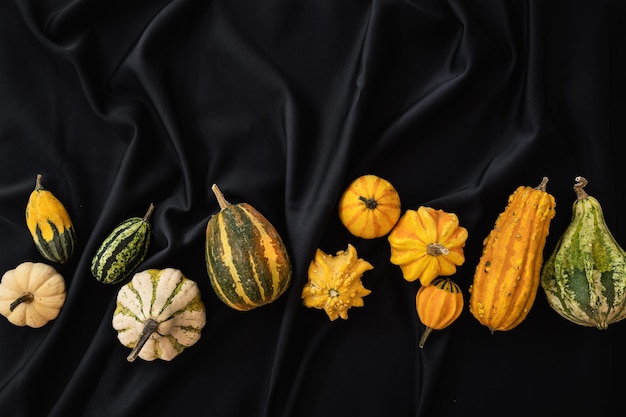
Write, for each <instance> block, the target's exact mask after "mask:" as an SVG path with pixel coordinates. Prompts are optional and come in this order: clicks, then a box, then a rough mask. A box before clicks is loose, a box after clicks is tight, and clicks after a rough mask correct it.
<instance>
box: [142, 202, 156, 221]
mask: <svg viewBox="0 0 626 417" xmlns="http://www.w3.org/2000/svg"><path fill="white" fill-rule="evenodd" d="M153 211H154V204H152V203H150V207H148V211H147V212H146V214H144V216H143V221H144V222H147V221H148V220H150V216H152V212H153Z"/></svg>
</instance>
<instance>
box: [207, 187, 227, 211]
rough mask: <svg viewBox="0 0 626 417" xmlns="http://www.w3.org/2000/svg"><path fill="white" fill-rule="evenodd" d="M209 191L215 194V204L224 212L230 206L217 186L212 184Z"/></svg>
mask: <svg viewBox="0 0 626 417" xmlns="http://www.w3.org/2000/svg"><path fill="white" fill-rule="evenodd" d="M211 190H212V191H213V194H215V198H217V202H218V204H219V205H220V210H224V209H225V208H226V207H228V206H229V205H230V203H229V202H228V201H226V199H225V198H224V194H222V192H221V191H220V189H219V187H218V186H217V184H213V186H212V187H211Z"/></svg>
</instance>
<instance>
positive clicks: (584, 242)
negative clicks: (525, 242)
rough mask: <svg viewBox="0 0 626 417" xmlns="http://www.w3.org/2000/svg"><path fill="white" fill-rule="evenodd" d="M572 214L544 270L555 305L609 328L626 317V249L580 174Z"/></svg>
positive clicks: (577, 319) (583, 321)
mask: <svg viewBox="0 0 626 417" xmlns="http://www.w3.org/2000/svg"><path fill="white" fill-rule="evenodd" d="M576 182H577V183H576V185H575V187H574V189H575V191H576V194H577V199H576V201H575V202H574V203H573V208H572V212H573V213H572V219H571V222H570V223H569V225H568V226H567V228H566V229H565V232H564V233H563V235H562V236H561V237H560V238H559V241H558V242H557V245H556V248H555V249H554V251H553V252H552V254H551V255H550V257H549V258H548V259H547V260H546V263H545V264H544V266H543V268H542V272H541V286H542V287H543V289H544V291H545V294H546V298H547V300H548V303H549V304H550V306H551V307H552V308H553V309H554V310H555V311H556V312H557V313H559V314H560V315H561V316H562V317H564V318H566V319H567V320H569V321H571V322H573V323H575V324H578V325H581V326H586V327H597V328H598V329H606V328H607V327H608V326H609V324H611V323H615V322H617V321H620V320H622V319H624V318H626V253H625V252H624V250H623V249H622V248H621V247H620V245H619V244H618V243H617V241H616V240H615V238H614V237H613V235H612V234H611V232H610V230H609V228H608V226H607V224H606V221H605V219H604V214H603V212H602V207H601V205H600V203H599V202H598V200H597V199H596V198H594V197H592V196H590V195H588V194H587V192H585V191H584V190H583V187H584V186H585V185H586V184H587V180H586V179H585V178H583V177H576Z"/></svg>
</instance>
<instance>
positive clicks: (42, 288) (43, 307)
mask: <svg viewBox="0 0 626 417" xmlns="http://www.w3.org/2000/svg"><path fill="white" fill-rule="evenodd" d="M65 296H66V292H65V280H64V279H63V276H61V274H59V273H58V272H57V270H56V269H54V268H53V267H52V266H50V265H47V264H44V263H41V262H23V263H21V264H20V265H18V266H17V268H15V269H11V270H9V271H7V272H5V273H4V275H3V276H2V281H1V282H0V314H2V315H3V316H5V317H6V318H7V319H8V320H9V322H11V323H13V324H14V325H16V326H29V327H33V328H39V327H42V326H44V325H45V324H46V323H48V322H49V321H51V320H54V319H56V318H57V316H58V315H59V313H60V312H61V307H63V304H64V303H65Z"/></svg>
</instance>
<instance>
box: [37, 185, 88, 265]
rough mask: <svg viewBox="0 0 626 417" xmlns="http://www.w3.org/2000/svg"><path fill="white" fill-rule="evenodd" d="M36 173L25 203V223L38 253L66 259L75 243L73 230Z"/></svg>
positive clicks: (52, 259) (66, 216)
mask: <svg viewBox="0 0 626 417" xmlns="http://www.w3.org/2000/svg"><path fill="white" fill-rule="evenodd" d="M41 177H42V176H41V174H37V180H36V183H35V189H34V190H33V191H32V192H31V194H30V197H29V198H28V203H27V204H26V213H25V214H26V226H27V227H28V230H29V231H30V234H31V236H32V238H33V241H34V242H35V246H36V247H37V250H38V251H39V253H41V255H42V256H43V257H44V258H46V259H47V260H49V261H52V262H58V263H65V262H67V261H68V260H69V259H70V257H71V256H72V254H73V253H74V248H75V247H76V232H75V230H74V225H73V224H72V220H71V219H70V216H69V214H68V212H67V210H66V209H65V206H63V204H62V203H61V201H60V200H59V199H58V198H57V197H56V196H55V195H54V194H52V192H51V191H49V190H47V189H46V188H44V187H43V185H42V184H41Z"/></svg>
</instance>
